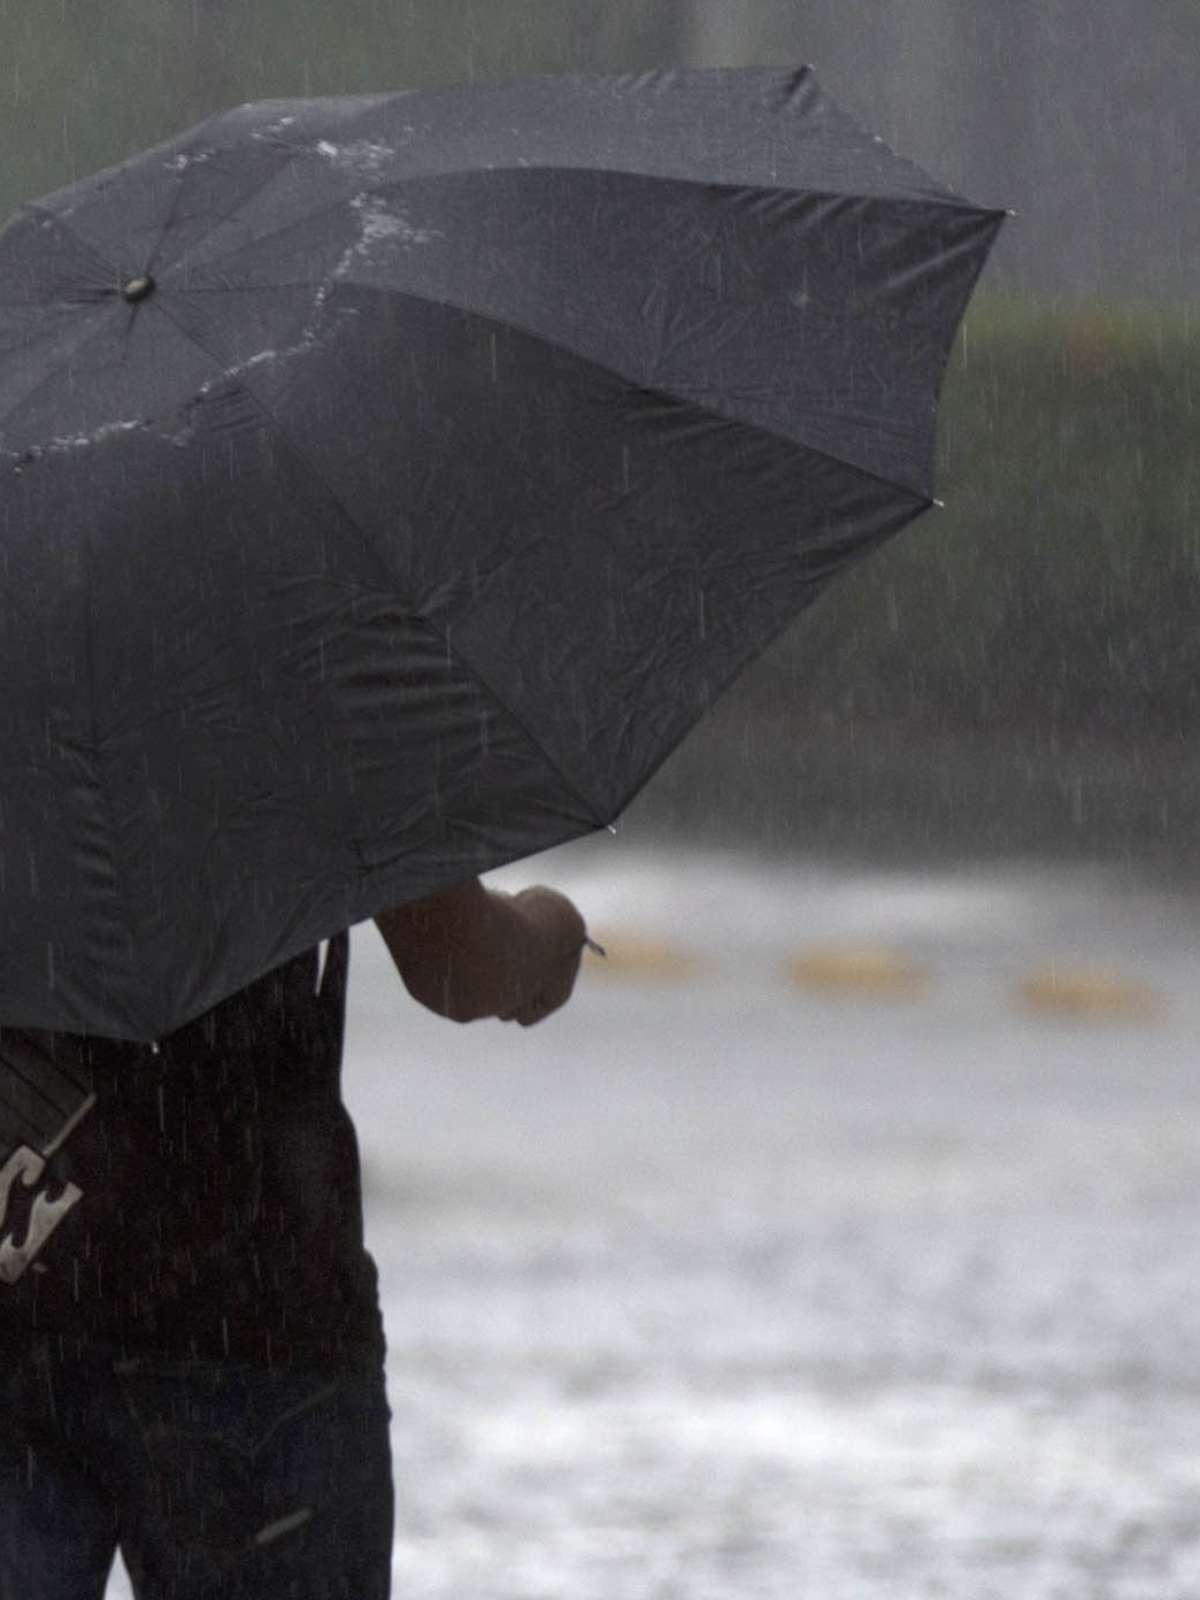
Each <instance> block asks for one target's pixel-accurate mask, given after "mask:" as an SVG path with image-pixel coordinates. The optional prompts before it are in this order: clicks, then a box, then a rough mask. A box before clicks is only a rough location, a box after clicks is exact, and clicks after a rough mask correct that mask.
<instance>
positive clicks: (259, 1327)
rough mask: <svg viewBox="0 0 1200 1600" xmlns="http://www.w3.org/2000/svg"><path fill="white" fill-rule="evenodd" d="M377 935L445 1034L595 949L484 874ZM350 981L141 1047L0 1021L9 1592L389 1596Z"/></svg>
mask: <svg viewBox="0 0 1200 1600" xmlns="http://www.w3.org/2000/svg"><path fill="white" fill-rule="evenodd" d="M377 923H378V926H379V929H380V931H381V933H382V934H383V937H384V939H385V941H386V943H387V946H388V948H389V950H390V951H391V954H392V957H393V959H394V961H395V963H396V968H397V970H398V972H399V974H400V977H401V978H402V980H403V982H404V984H405V987H406V988H407V989H408V991H409V993H410V994H411V995H412V996H413V997H414V998H415V999H417V1000H418V1001H420V1002H421V1003H422V1004H423V1005H425V1006H427V1007H428V1008H429V1009H430V1010H431V1011H433V1012H435V1013H437V1014H438V1015H440V1016H443V1017H446V1018H448V1019H450V1020H452V1021H454V1022H458V1023H467V1022H472V1021H476V1020H479V1019H482V1018H485V1017H500V1018H502V1019H504V1020H506V1021H514V1022H516V1023H518V1024H519V1025H521V1026H523V1027H531V1026H534V1025H535V1024H537V1023H539V1022H541V1021H543V1020H544V1019H545V1018H546V1017H548V1016H550V1015H551V1014H552V1013H553V1012H555V1011H556V1010H558V1009H559V1008H560V1007H561V1006H563V1005H564V1004H565V1003H566V1002H567V1000H568V999H569V998H570V995H571V992H572V989H573V987H574V984H575V980H576V976H577V974H578V971H579V964H580V956H581V953H582V950H583V948H584V942H585V932H584V924H583V920H582V918H581V916H580V915H579V912H578V911H577V910H576V909H575V907H574V906H573V905H572V903H571V902H570V900H568V899H567V898H566V897H565V896H563V895H560V894H557V893H555V892H554V891H553V890H550V889H546V888H531V889H526V890H524V891H522V892H521V893H519V894H517V895H514V896H510V895H506V894H503V893H501V892H499V891H496V890H491V889H487V888H485V887H484V885H483V884H482V883H480V882H479V881H478V880H473V881H471V882H468V883H465V884H462V885H459V886H457V887H455V888H453V889H450V890H448V891H445V892H443V893H441V894H437V895H434V896H430V897H427V898H426V899H424V900H422V901H418V902H414V903H410V904H407V905H404V906H401V907H398V908H396V909H395V910H393V911H389V912H385V913H382V914H381V915H380V916H379V917H378V918H377ZM347 965H348V940H347V935H346V934H345V933H342V934H340V935H338V936H337V937H336V938H334V939H333V940H332V941H331V943H330V947H329V951H328V954H327V957H326V960H325V965H324V970H323V972H321V973H319V974H318V970H317V968H318V952H317V950H315V949H314V950H310V951H307V952H305V953H304V954H303V955H300V956H298V957H295V958H294V959H293V960H292V961H290V962H288V963H287V964H285V965H284V966H282V967H280V968H278V969H277V970H276V971H274V972H272V973H269V974H267V975H266V976H265V977H264V978H262V979H261V980H260V981H258V982H256V983H254V984H252V985H250V986H249V987H248V988H246V989H245V990H243V991H242V992H241V993H239V994H237V995H235V996H233V997H231V998H230V999H229V1000H227V1001H225V1002H223V1003H222V1004H221V1005H218V1006H217V1007H215V1008H214V1009H213V1010H212V1011H211V1012H209V1013H208V1014H207V1015H206V1016H204V1017H203V1018H200V1019H198V1020H197V1021H195V1022H193V1023H192V1024H189V1025H188V1026H186V1027H184V1028H182V1029H180V1030H179V1031H177V1032H176V1033H174V1034H172V1035H171V1036H169V1037H168V1038H166V1039H164V1040H163V1041H161V1043H160V1045H159V1047H158V1049H157V1051H155V1052H153V1053H150V1052H137V1053H136V1054H135V1055H133V1057H132V1058H131V1052H130V1050H129V1048H128V1047H122V1046H121V1045H119V1044H118V1043H116V1042H115V1041H111V1040H104V1039H97V1038H90V1037H87V1036H81V1035H70V1034H55V1033H51V1032H46V1031H38V1030H29V1029H24V1030H23V1029H16V1028H7V1027H0V1135H5V1136H7V1138H6V1141H5V1142H6V1144H7V1143H11V1142H13V1140H17V1141H19V1142H18V1143H17V1144H16V1149H15V1152H14V1155H13V1156H12V1157H11V1158H10V1159H9V1161H8V1164H7V1166H5V1167H4V1168H2V1169H0V1239H2V1242H0V1342H2V1345H3V1350H4V1365H3V1368H2V1369H0V1596H2V1597H3V1600H16V1597H18V1596H19V1597H21V1600H26V1597H30V1600H32V1597H34V1596H36V1597H37V1600H89V1597H95V1600H99V1597H100V1596H101V1595H103V1593H104V1588H105V1584H106V1581H107V1578H108V1573H109V1570H110V1568H111V1566H112V1562H113V1559H114V1556H115V1554H116V1551H117V1548H118V1546H119V1547H120V1550H121V1553H122V1556H123V1559H124V1561H125V1565H126V1567H127V1569H128V1570H129V1572H130V1575H131V1577H132V1580H133V1582H134V1585H135V1588H136V1592H137V1593H138V1595H139V1596H146V1597H158V1596H165V1595H168V1594H170V1595H178V1596H181V1597H182V1596H185V1595H192V1594H195V1595H200V1594H204V1595H217V1594H220V1595H222V1596H224V1595H230V1596H233V1595H238V1596H243V1595H244V1596H247V1597H249V1596H254V1597H256V1600H270V1597H272V1596H275V1595H279V1596H283V1595H300V1594H304V1595H308V1594H313V1595H316V1594H322V1595H330V1596H332V1595H344V1596H347V1597H351V1596H352V1597H354V1600H373V1597H380V1600H382V1597H384V1596H386V1595H387V1593H388V1592H389V1575H390V1571H391V1552H392V1538H393V1494H392V1462H391V1455H390V1449H389V1441H388V1423H389V1418H390V1413H389V1411H388V1406H387V1398H386V1390H385V1381H384V1355H385V1344H384V1332H383V1326H382V1321H381V1318H380V1313H379V1305H378V1295H377V1283H376V1273H375V1267H374V1263H373V1262H372V1259H371V1257H370V1256H369V1255H368V1254H367V1252H366V1251H365V1249H364V1246H363V1219H362V1194H361V1183H360V1176H359V1164H358V1152H357V1144H356V1140H355V1135H354V1130H353V1127H352V1125H351V1122H350V1118H349V1115H348V1113H347V1111H346V1109H345V1107H344V1106H343V1104H342V1100H341V1093H340V1069H341V1054H342V1039H343V1027H344V1017H345V1005H346V979H347ZM48 1251H53V1252H55V1253H56V1255H57V1260H56V1263H55V1267H56V1270H55V1271H54V1273H50V1272H47V1271H46V1270H45V1267H44V1265H43V1261H42V1259H41V1257H42V1254H43V1252H48Z"/></svg>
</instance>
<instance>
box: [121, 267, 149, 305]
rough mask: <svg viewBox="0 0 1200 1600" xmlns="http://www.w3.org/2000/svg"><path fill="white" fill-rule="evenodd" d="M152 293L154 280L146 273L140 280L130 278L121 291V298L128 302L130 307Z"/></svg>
mask: <svg viewBox="0 0 1200 1600" xmlns="http://www.w3.org/2000/svg"><path fill="white" fill-rule="evenodd" d="M153 293H154V279H153V278H152V277H151V276H150V274H149V273H148V272H147V273H145V274H144V275H143V276H142V277H140V278H130V280H129V282H128V283H127V284H126V285H125V287H124V288H123V289H122V290H121V294H122V296H123V297H124V299H126V300H128V302H129V304H130V305H136V304H137V302H138V301H139V300H144V299H145V298H146V296H147V295H151V294H153Z"/></svg>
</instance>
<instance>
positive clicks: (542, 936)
mask: <svg viewBox="0 0 1200 1600" xmlns="http://www.w3.org/2000/svg"><path fill="white" fill-rule="evenodd" d="M511 906H512V910H513V912H514V913H515V915H516V916H517V918H518V919H519V921H520V923H521V924H522V925H523V926H524V928H525V930H526V933H525V937H524V938H523V939H518V941H517V944H516V951H515V954H516V958H517V959H516V962H515V966H514V987H515V988H516V989H517V994H516V996H515V998H514V999H513V1001H512V1002H511V1003H510V1004H509V1005H507V1006H506V1007H505V1008H504V1009H503V1010H502V1011H501V1012H500V1013H499V1016H500V1020H501V1021H502V1022H517V1023H520V1025H521V1027H523V1028H531V1027H533V1025H534V1024H535V1023H538V1022H542V1021H543V1020H544V1019H545V1018H546V1017H548V1016H550V1015H551V1014H552V1013H553V1012H555V1011H557V1010H558V1009H559V1007H560V1006H564V1005H565V1004H566V1003H567V1001H568V1000H569V999H570V998H571V993H572V991H573V990H574V988H575V980H576V978H577V977H578V976H579V964H580V962H581V960H582V959H583V950H584V945H585V944H586V942H587V928H586V926H585V925H584V921H583V918H582V917H581V916H580V914H579V912H578V911H577V910H576V908H575V906H574V905H573V904H572V903H571V901H570V900H568V899H567V897H566V895H565V894H559V893H558V892H557V890H555V889H546V888H542V887H540V886H539V887H536V888H532V889H522V890H521V892H520V893H519V894H516V895H513V896H512V899H511Z"/></svg>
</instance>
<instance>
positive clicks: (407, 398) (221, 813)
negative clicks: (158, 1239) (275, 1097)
mask: <svg viewBox="0 0 1200 1600" xmlns="http://www.w3.org/2000/svg"><path fill="white" fill-rule="evenodd" d="M1002 220H1003V218H1002V214H1001V213H998V212H995V211H987V210H983V209H980V208H979V207H976V206H973V205H971V204H969V203H967V202H966V201H964V200H963V199H961V198H960V197H958V196H957V195H955V194H953V193H951V192H950V191H949V190H947V189H945V188H943V187H942V186H940V185H939V184H937V183H935V182H934V181H933V180H932V179H930V178H929V177H928V176H927V175H926V174H924V173H923V172H921V171H920V170H918V169H917V168H916V167H914V166H912V165H911V164H909V163H907V162H905V161H902V160H900V159H899V158H897V157H896V156H895V155H894V154H893V153H892V152H891V151H890V150H888V148H887V147H886V146H885V145H884V144H883V143H882V142H881V141H879V140H878V139H876V138H875V137H873V136H872V135H871V134H870V133H867V132H865V131H864V130H862V129H861V128H860V127H859V126H858V125H857V124H856V123H855V122H854V121H853V120H852V119H851V118H849V117H848V116H847V115H846V114H844V113H843V112H842V111H841V110H840V109H838V108H837V107H836V106H835V105H834V104H833V103H832V102H831V101H830V100H829V99H828V97H827V96H825V95H824V94H823V93H822V91H821V90H820V89H819V87H818V86H817V84H816V82H815V80H814V78H813V76H812V74H811V73H810V72H809V71H807V70H804V71H799V72H784V71H777V70H763V69H747V70H728V71H715V72H682V71H681V72H664V73H655V74H650V75H645V76H639V77H611V78H588V77H567V78H541V79H529V80H523V81H515V82H509V83H501V84H493V85H486V86H470V87H466V86H464V87H456V88H448V89H438V90H429V91H420V92H410V93H404V94H390V95H384V94H381V95H372V96H359V97H352V98H344V99H333V100H302V101H276V102H270V103H265V104H257V105H248V106H242V107H239V108H237V109H236V110H233V111H230V112H227V113H225V114H222V115H219V116H216V117H213V118H211V119H209V120H208V121H207V122H205V123H203V124H201V125H199V126H198V127H196V128H193V129H191V130H189V131H188V132H186V133H184V134H183V135H181V136H180V137H178V138H177V139H175V140H173V141H171V142H170V143H168V144H166V145H163V146H161V147H159V148H157V149H155V150H152V151H150V152H148V153H146V154H143V155H141V156H139V157H137V158H136V159H134V160H132V161H130V162H128V163H126V164H124V165H123V166H121V167H119V168H114V169H112V170H110V171H107V172H104V173H101V174H99V175H97V176H95V177H92V178H89V179H87V180H84V181H81V182H79V183H76V184H74V185H73V186H71V187H70V188H68V189H65V190H61V191H59V192H57V193H55V194H53V195H50V196H49V197H47V198H45V199H42V200H40V201H38V202H36V203H34V204H32V205H29V206H26V207H24V208H22V209H21V210H20V211H19V212H18V213H17V214H16V215H15V217H14V218H13V219H12V221H11V222H10V224H9V226H8V227H7V228H6V229H5V230H4V232H3V233H0V573H2V582H3V593H2V599H0V681H2V682H3V684H4V696H3V698H2V700H0V885H2V887H0V1022H4V1023H9V1024H13V1025H24V1026H40V1027H47V1028H57V1029H64V1030H68V1031H75V1032H87V1033H95V1034H100V1035H105V1036H109V1037H113V1038H125V1039H131V1040H143V1041H148V1040H153V1039H156V1038H160V1037H162V1036H164V1035H165V1034H167V1033H169V1032H171V1031H172V1030H174V1029H175V1028H177V1027H179V1026H181V1025H183V1024H184V1023H185V1022H187V1021H189V1020H191V1019H192V1018H194V1017H196V1016H199V1015H200V1014H202V1013H203V1012H204V1011H206V1010H207V1009H208V1008H210V1007H211V1006H213V1005H215V1004H216V1003H217V1002H218V1001H220V1000H222V999H223V998H225V997H226V996H228V995H229V994H231V993H233V992H235V991H236V990H238V989H240V988H241V987H242V986H243V985H245V984H246V983H248V982H250V981H251V980H253V979H254V978H256V977H257V976H259V975H260V974H262V973H263V972H265V971H268V970H270V969H271V968H273V967H274V966H276V965H278V964H279V963H281V962H283V961H284V960H286V959H288V958H289V957H290V956H292V955H294V954H295V953H297V952H298V951H301V950H303V949H305V948H307V947H308V946H311V945H312V944H314V943H316V942H317V941H318V940H319V939H321V938H324V937H327V936H329V935H330V934H331V933H332V932H334V931H335V930H337V929H339V928H343V927H346V926H347V925H350V924H353V923H355V922H358V921H361V920H363V919H365V918H367V917H369V916H371V915H372V914H374V913H377V912H379V911H380V910H382V909H384V908H385V907H387V906H388V905H391V904H395V903H398V902H401V901H403V900H406V899H410V898H414V897H416V896H419V895H423V894H427V893H430V892H432V891H434V890H435V889H437V888H439V887H442V886H444V885H447V884H449V883H451V882H454V881H457V880H461V879H463V878H465V877H469V876H471V875H474V874H476V873H479V872H481V871H485V870H487V869H488V868H490V867H494V866H497V865H500V864H502V863H504V862H507V861H511V860H514V859H517V858H520V857H523V856H526V855H528V854H531V853H533V852H536V851H539V850H542V849H545V848H548V847H550V846H552V845H554V844H557V843H560V842H563V841H565V840H567V839H570V838H573V837H576V836H579V835H581V834H583V833H586V832H588V831H591V830H594V829H596V828H598V827H601V826H603V825H604V824H606V823H608V822H610V821H611V820H612V819H614V818H615V817H616V816H617V815H618V814H619V813H620V812H621V811H622V809H623V808H624V807H625V805H626V804H627V803H628V801H629V800H630V798H631V797H632V796H633V795H634V794H635V793H636V792H637V791H638V789H639V788H640V787H641V786H642V785H643V784H645V783H646V781H647V780H648V779H649V777H650V776H651V775H652V774H653V773H654V771H655V770H656V769H657V767H658V766H659V765H660V764H661V762H662V761H663V760H664V759H665V758H666V756H667V755H668V754H669V753H670V751H671V750H672V749H673V748H674V747H675V745H676V744H677V743H678V742H679V741H680V740H681V739H682V738H683V737H684V735H685V734H686V733H687V731H688V729H689V728H690V727H691V726H692V725H693V724H694V723H695V722H696V720H697V719H698V718H699V717H701V716H702V715H703V714H704V712H705V711H706V710H707V709H708V708H709V706H710V705H711V704H712V701H713V699H714V698H715V696H717V695H718V694H719V693H720V692H721V690H722V689H723V688H725V687H726V686H727V684H728V683H729V682H730V681H731V680H732V679H733V678H734V677H735V676H736V674H737V673H738V672H739V671H740V670H741V669H742V668H743V667H744V666H745V664H746V663H747V662H748V661H749V660H750V659H752V658H753V657H754V656H755V655H756V654H757V653H758V652H759V651H760V650H761V649H762V648H763V647H764V646H765V645H766V644H767V643H768V642H769V641H770V640H771V639H772V638H773V637H775V636H776V635H777V634H778V633H779V632H780V630H781V629H783V628H784V627H785V626H786V625H787V624H788V623H789V622H790V621H791V620H792V619H793V618H794V617H795V616H796V615H797V613H798V612H799V611H800V610H801V609H802V608H803V607H804V606H806V605H807V604H808V603H809V602H810V601H812V600H813V599H814V598H815V596H816V595H817V594H819V593H820V591H821V590H822V588H823V587H824V586H825V585H826V583H827V582H828V581H829V580H830V579H831V578H832V577H833V576H834V575H835V574H836V573H837V572H838V571H839V570H841V569H842V568H843V567H845V565H846V564H847V563H848V562H849V561H851V560H852V559H854V558H855V557H857V556H860V555H862V554H863V553H865V552H866V551H869V550H870V549H872V548H873V547H875V546H876V545H878V544H879V543H880V541H882V540H884V539H885V538H887V537H888V536H889V535H891V534H894V533H895V532H896V531H897V530H899V529H900V528H902V527H903V526H904V525H905V524H907V523H908V522H909V521H911V520H912V519H913V518H914V517H916V516H917V515H918V514H920V513H921V512H922V511H924V510H925V509H927V508H928V506H929V504H930V502H931V496H932V489H933V485H932V458H933V440H934V428H935V420H936V418H935V413H936V404H937V396H938V392H939V388H940V383H941V379H942V375H943V372H944V367H945V362H946V359H947V356H948V352H949V349H950V346H951V344H952V341H953V338H954V335H955V332H956V329H957V326H958V323H959V320H960V318H961V315H962V313H963V311H964V309H965V306H966V303H967V300H968V298H969V296H970V293H971V291H972V288H973V286H974V283H975V281H976V278H977V276H978V273H979V272H980V270H981V268H982V266H983V264H984V262H985V260H986V257H987V254H988V251H989V249H990V247H991V245H992V243H993V241H994V238H995V236H996V233H997V231H998V228H999V226H1000V223H1001V221H1002Z"/></svg>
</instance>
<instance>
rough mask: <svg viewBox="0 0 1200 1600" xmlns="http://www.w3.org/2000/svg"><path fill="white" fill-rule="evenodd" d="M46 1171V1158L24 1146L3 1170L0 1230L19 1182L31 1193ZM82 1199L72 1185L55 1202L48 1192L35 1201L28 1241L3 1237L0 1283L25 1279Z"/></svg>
mask: <svg viewBox="0 0 1200 1600" xmlns="http://www.w3.org/2000/svg"><path fill="white" fill-rule="evenodd" d="M45 1171H46V1160H45V1157H44V1156H39V1155H38V1154H37V1152H36V1151H35V1150H30V1149H29V1148H28V1147H27V1146H25V1145H22V1146H21V1148H20V1149H19V1150H14V1151H13V1153H12V1155H11V1156H9V1158H8V1160H7V1161H6V1162H5V1163H4V1166H3V1167H0V1228H3V1227H4V1224H5V1222H6V1221H7V1218H8V1204H9V1200H10V1199H11V1198H12V1192H13V1189H14V1188H15V1186H16V1183H17V1180H18V1179H20V1181H21V1185H22V1187H23V1188H26V1189H32V1188H33V1187H34V1186H35V1185H36V1184H38V1183H40V1182H41V1180H42V1176H43V1174H44V1173H45ZM82 1198H83V1190H82V1189H80V1188H79V1187H78V1186H77V1185H76V1184H73V1183H68V1184H65V1185H64V1187H63V1189H62V1191H61V1192H60V1193H59V1194H57V1195H55V1196H54V1198H53V1199H51V1198H50V1197H49V1196H48V1195H47V1193H46V1191H45V1190H43V1191H42V1193H41V1194H39V1195H36V1196H35V1197H34V1201H33V1205H32V1206H31V1208H30V1213H29V1226H28V1227H27V1229H26V1230H25V1237H24V1238H23V1239H17V1238H14V1236H13V1234H11V1233H8V1234H5V1235H4V1236H3V1237H0V1283H16V1282H17V1281H18V1279H20V1278H21V1277H22V1276H23V1274H24V1273H25V1270H26V1268H27V1267H28V1266H29V1264H30V1262H31V1261H32V1260H33V1259H34V1257H35V1256H36V1255H37V1253H38V1251H39V1250H41V1248H42V1247H43V1245H44V1244H45V1243H46V1241H47V1239H49V1237H50V1235H51V1234H52V1233H53V1232H54V1230H55V1228H57V1227H58V1225H59V1223H60V1222H61V1221H62V1219H63V1218H64V1217H65V1216H66V1214H67V1212H68V1211H70V1210H71V1208H72V1207H73V1206H75V1205H77V1204H78V1203H79V1201H80V1200H81V1199H82Z"/></svg>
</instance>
